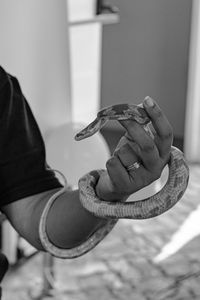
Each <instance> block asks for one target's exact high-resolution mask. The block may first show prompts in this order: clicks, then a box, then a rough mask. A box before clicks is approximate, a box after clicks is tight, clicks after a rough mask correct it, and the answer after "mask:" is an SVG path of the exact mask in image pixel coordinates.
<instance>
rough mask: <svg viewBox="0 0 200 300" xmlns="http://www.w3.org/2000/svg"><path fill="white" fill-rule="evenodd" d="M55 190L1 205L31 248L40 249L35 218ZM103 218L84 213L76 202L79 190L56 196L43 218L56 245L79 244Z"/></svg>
mask: <svg viewBox="0 0 200 300" xmlns="http://www.w3.org/2000/svg"><path fill="white" fill-rule="evenodd" d="M55 192H56V190H51V191H47V192H45V193H41V194H38V195H34V196H31V197H27V198H24V199H21V200H19V201H16V202H14V203H12V204H9V205H7V206H5V207H3V212H4V213H5V214H6V215H7V217H8V219H9V220H10V222H11V223H12V225H13V226H14V228H15V229H16V230H17V231H18V232H19V234H20V235H21V236H22V237H24V238H25V239H26V240H27V241H29V242H30V243H31V244H32V245H33V246H34V247H35V248H37V249H39V250H43V247H42V245H41V242H40V239H39V230H38V229H39V221H40V217H41V214H42V212H43V210H44V207H45V205H46V203H47V201H48V200H49V198H50V197H51V196H52V195H53V194H54V193H55ZM105 222H106V221H105V220H103V219H100V218H97V217H95V216H93V215H91V214H90V213H89V212H87V211H86V210H85V209H84V208H83V207H82V206H81V203H80V201H79V191H78V190H76V191H69V192H65V193H64V194H62V195H60V196H59V197H58V198H57V199H56V200H55V202H54V204H53V206H52V207H51V209H50V211H49V214H48V217H47V224H46V225H47V226H46V228H47V234H48V237H49V239H50V240H51V242H52V243H53V244H55V245H56V246H58V247H60V248H72V247H74V246H77V245H79V244H81V243H82V242H83V241H85V240H86V239H87V237H88V236H89V235H91V234H92V233H93V232H94V231H95V230H96V228H97V227H99V226H102V225H103V224H104V223H105Z"/></svg>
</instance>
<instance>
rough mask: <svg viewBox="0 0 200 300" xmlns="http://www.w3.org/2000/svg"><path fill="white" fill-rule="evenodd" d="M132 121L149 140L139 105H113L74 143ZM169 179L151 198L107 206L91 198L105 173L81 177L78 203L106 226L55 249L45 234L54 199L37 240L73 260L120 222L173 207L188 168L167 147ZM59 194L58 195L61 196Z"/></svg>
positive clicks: (180, 156) (176, 152)
mask: <svg viewBox="0 0 200 300" xmlns="http://www.w3.org/2000/svg"><path fill="white" fill-rule="evenodd" d="M127 119H134V120H135V121H137V122H138V123H139V124H141V125H143V126H144V128H145V129H146V130H147V132H149V134H150V135H151V136H152V132H151V131H150V129H149V127H148V125H149V123H150V119H149V117H148V115H147V113H146V112H145V110H144V109H143V108H142V106H141V105H134V104H117V105H113V106H110V107H107V108H104V109H102V110H101V111H99V113H98V114H97V118H96V119H95V120H94V121H93V122H92V123H90V124H89V125H88V126H87V127H85V128H84V129H83V130H81V131H80V132H79V133H77V134H76V136H75V140H77V141H79V140H82V139H85V138H87V137H90V136H92V135H93V134H95V133H96V132H97V131H99V130H100V129H101V128H102V127H103V126H104V125H105V124H106V122H108V121H110V120H127ZM168 168H169V175H168V179H167V182H166V184H165V185H164V186H163V187H162V189H161V190H160V191H159V192H158V193H156V194H155V195H153V196H151V197H148V198H146V199H143V200H140V201H130V202H129V201H128V202H107V201H102V200H101V199H99V198H98V197H97V196H96V194H95V188H94V187H95V185H96V183H97V181H98V179H99V177H100V176H101V174H102V172H105V170H96V171H92V172H90V173H88V174H86V175H84V176H83V177H82V178H80V180H79V191H80V201H81V203H82V205H83V207H84V208H85V209H87V210H88V211H89V212H90V213H92V214H94V215H95V216H98V217H101V218H106V219H107V220H108V221H107V224H106V225H105V226H104V227H102V228H99V229H98V230H97V231H96V232H95V233H94V234H93V235H92V236H91V237H89V239H88V240H87V241H86V242H85V243H83V244H81V245H80V246H78V247H75V248H72V249H59V248H58V247H55V246H54V245H53V244H52V243H51V242H50V241H49V239H48V237H47V235H46V230H45V224H46V217H47V214H48V211H49V209H50V207H51V205H52V204H53V201H54V200H55V199H56V197H57V196H58V194H55V197H54V198H53V199H50V201H49V203H47V206H46V208H45V209H44V211H43V215H42V217H41V222H40V239H41V242H42V244H43V246H44V248H45V249H47V251H49V252H50V253H51V254H53V255H54V256H58V257H61V258H73V257H77V256H80V255H83V254H84V253H86V252H88V251H89V250H91V249H92V248H94V247H95V246H96V245H97V244H98V243H99V242H100V241H101V240H102V239H103V238H104V237H105V236H106V235H107V234H108V233H109V232H110V231H111V229H112V228H113V226H114V225H115V224H116V222H117V220H118V219H120V218H127V219H147V218H153V217H155V216H158V215H160V214H162V213H164V212H165V211H167V210H169V209H170V208H171V207H173V206H174V205H175V204H176V203H177V202H178V201H179V200H180V199H181V198H182V196H183V194H184V192H185V190H186V188H187V185H188V179H189V168H188V166H187V163H186V160H185V158H184V155H183V153H182V152H181V151H180V150H179V149H178V148H176V147H174V146H172V147H171V153H170V159H169V161H168ZM62 192H63V191H62V190H61V191H59V192H58V193H62Z"/></svg>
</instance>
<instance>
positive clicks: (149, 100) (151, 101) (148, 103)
mask: <svg viewBox="0 0 200 300" xmlns="http://www.w3.org/2000/svg"><path fill="white" fill-rule="evenodd" d="M144 103H145V104H146V105H147V106H149V107H153V106H154V101H153V99H152V98H151V97H149V96H147V97H145V99H144Z"/></svg>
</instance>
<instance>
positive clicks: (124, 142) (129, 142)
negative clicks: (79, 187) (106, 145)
mask: <svg viewBox="0 0 200 300" xmlns="http://www.w3.org/2000/svg"><path fill="white" fill-rule="evenodd" d="M143 107H144V109H145V110H146V112H147V114H148V116H149V118H150V120H151V122H152V126H153V134H154V138H152V137H151V136H150V135H149V134H148V133H147V131H145V129H144V127H143V126H141V125H139V124H138V123H137V122H136V121H133V120H125V121H119V122H120V123H121V125H122V126H123V127H124V128H125V129H126V133H125V135H124V136H123V137H122V138H121V139H120V141H119V144H118V146H117V147H116V149H115V151H114V154H113V155H112V157H111V158H110V159H109V160H108V161H107V163H106V168H107V172H105V173H104V174H103V175H102V176H101V177H100V179H99V181H98V184H97V186H96V193H97V196H98V197H99V198H100V199H102V200H107V201H115V200H118V201H119V200H125V199H126V198H127V197H129V196H130V195H131V194H132V193H134V192H136V191H138V190H140V189H142V188H143V187H145V186H147V185H149V184H151V183H152V182H153V181H155V180H157V179H158V178H159V177H160V175H161V173H162V170H163V168H164V166H165V165H166V164H167V162H168V160H169V157H170V150H171V145H172V140H173V133H172V127H171V125H170V123H169V121H168V120H167V118H166V116H165V114H164V113H163V112H162V110H161V109H160V108H159V106H158V104H157V103H156V101H154V100H152V99H151V98H150V97H146V98H145V100H144V102H143ZM135 162H138V163H139V165H138V164H136V168H134V169H132V170H130V171H128V170H127V167H128V166H130V165H133V164H134V163H135Z"/></svg>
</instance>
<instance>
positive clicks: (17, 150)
mask: <svg viewBox="0 0 200 300" xmlns="http://www.w3.org/2000/svg"><path fill="white" fill-rule="evenodd" d="M58 187H62V185H61V184H60V182H59V181H58V179H57V178H56V177H55V174H54V172H53V171H52V170H50V168H49V167H48V165H47V164H46V154H45V145H44V141H43V139H42V136H41V133H40V130H39V128H38V125H37V123H36V121H35V118H34V116H33V113H32V112H31V109H30V107H29V105H28V103H27V101H26V99H25V97H24V96H23V94H22V92H21V89H20V85H19V83H18V81H17V79H16V78H15V77H13V76H11V75H9V74H7V73H6V72H5V70H4V69H2V68H1V67H0V207H1V206H3V205H5V204H8V203H11V202H13V201H16V200H19V199H22V198H24V197H28V196H31V195H35V194H38V193H41V192H44V191H47V190H50V189H54V188H58Z"/></svg>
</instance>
